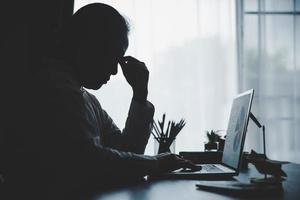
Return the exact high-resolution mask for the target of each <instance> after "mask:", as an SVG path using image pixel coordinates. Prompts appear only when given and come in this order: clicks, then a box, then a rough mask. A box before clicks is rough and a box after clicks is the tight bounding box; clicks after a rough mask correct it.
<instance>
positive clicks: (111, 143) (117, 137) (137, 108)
mask: <svg viewBox="0 0 300 200" xmlns="http://www.w3.org/2000/svg"><path fill="white" fill-rule="evenodd" d="M100 109H101V107H100ZM101 112H102V120H103V124H104V130H103V145H105V146H108V147H111V148H115V149H118V150H122V151H129V152H134V153H138V154H143V153H144V151H145V148H146V145H147V143H148V139H149V136H150V133H151V130H152V122H153V115H154V106H153V105H152V103H150V102H149V101H147V103H146V104H145V105H142V104H139V103H138V102H136V101H135V100H133V99H132V101H131V105H130V109H129V112H128V117H127V120H126V124H125V128H124V129H123V131H120V129H119V128H118V127H117V126H116V125H115V123H114V122H113V120H112V119H111V118H110V116H109V115H108V114H107V113H106V112H105V110H102V109H101Z"/></svg>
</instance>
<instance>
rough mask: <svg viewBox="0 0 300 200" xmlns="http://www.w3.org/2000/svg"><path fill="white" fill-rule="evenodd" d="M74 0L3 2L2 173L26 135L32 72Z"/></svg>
mask: <svg viewBox="0 0 300 200" xmlns="http://www.w3.org/2000/svg"><path fill="white" fill-rule="evenodd" d="M73 5H74V1H73V0H51V1H45V0H26V1H24V0H14V1H3V2H1V6H0V25H1V29H0V30H1V31H0V70H1V71H0V85H1V96H0V173H2V174H5V172H6V171H7V166H6V163H7V162H6V161H7V159H12V157H13V151H14V152H15V151H17V149H18V142H21V140H22V137H26V131H25V130H26V129H24V127H25V126H26V116H27V115H28V114H29V113H28V112H30V110H29V109H27V107H26V106H27V105H28V103H29V102H28V101H29V100H28V98H27V97H28V95H30V93H29V91H30V84H29V83H30V73H31V72H32V69H34V68H36V67H39V63H40V60H41V58H42V57H43V56H45V55H46V54H47V53H48V52H49V51H51V50H52V48H53V44H54V43H55V36H56V34H57V30H59V28H60V27H61V26H62V25H63V24H64V23H65V22H66V21H67V20H68V18H69V17H70V16H71V15H72V13H73Z"/></svg>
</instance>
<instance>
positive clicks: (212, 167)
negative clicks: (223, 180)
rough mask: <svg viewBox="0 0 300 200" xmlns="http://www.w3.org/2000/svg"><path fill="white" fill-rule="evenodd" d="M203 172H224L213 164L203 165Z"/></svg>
mask: <svg viewBox="0 0 300 200" xmlns="http://www.w3.org/2000/svg"><path fill="white" fill-rule="evenodd" d="M202 170H205V171H208V172H223V170H221V169H220V168H218V167H217V166H215V165H213V164H205V165H202Z"/></svg>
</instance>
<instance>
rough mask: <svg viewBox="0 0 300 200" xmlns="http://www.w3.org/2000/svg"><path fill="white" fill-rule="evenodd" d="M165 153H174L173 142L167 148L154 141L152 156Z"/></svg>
mask: <svg viewBox="0 0 300 200" xmlns="http://www.w3.org/2000/svg"><path fill="white" fill-rule="evenodd" d="M165 152H170V153H175V140H174V141H173V142H172V144H171V145H170V146H167V145H166V144H165V143H159V142H158V141H156V140H154V154H155V155H157V154H160V153H165Z"/></svg>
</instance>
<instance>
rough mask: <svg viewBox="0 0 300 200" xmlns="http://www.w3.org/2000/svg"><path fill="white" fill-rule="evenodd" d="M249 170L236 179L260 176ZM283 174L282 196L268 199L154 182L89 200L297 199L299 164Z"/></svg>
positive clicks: (182, 182)
mask: <svg viewBox="0 0 300 200" xmlns="http://www.w3.org/2000/svg"><path fill="white" fill-rule="evenodd" d="M249 167H250V168H249V170H245V171H243V172H241V173H240V175H239V176H238V177H237V179H238V180H240V181H242V182H247V181H248V180H249V177H260V175H259V174H258V172H257V171H256V169H255V168H254V167H253V166H252V165H249ZM283 169H284V171H285V172H286V173H287V175H288V177H287V180H286V181H285V182H284V183H283V189H284V192H283V194H282V195H275V196H274V195H272V196H269V197H266V196H262V197H255V198H253V197H252V198H250V197H247V196H239V197H234V196H228V195H223V194H217V193H212V192H207V191H203V190H197V189H196V186H195V184H196V183H198V182H199V181H197V180H157V181H153V182H147V183H145V184H143V185H139V186H131V187H127V188H122V189H116V190H113V191H110V192H101V193H99V194H97V193H96V194H95V195H93V198H92V199H93V200H156V199H159V200H160V199H162V200H164V199H170V200H179V199H183V200H185V199H187V200H201V199H203V200H208V199H300V165H298V164H286V165H284V166H283Z"/></svg>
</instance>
